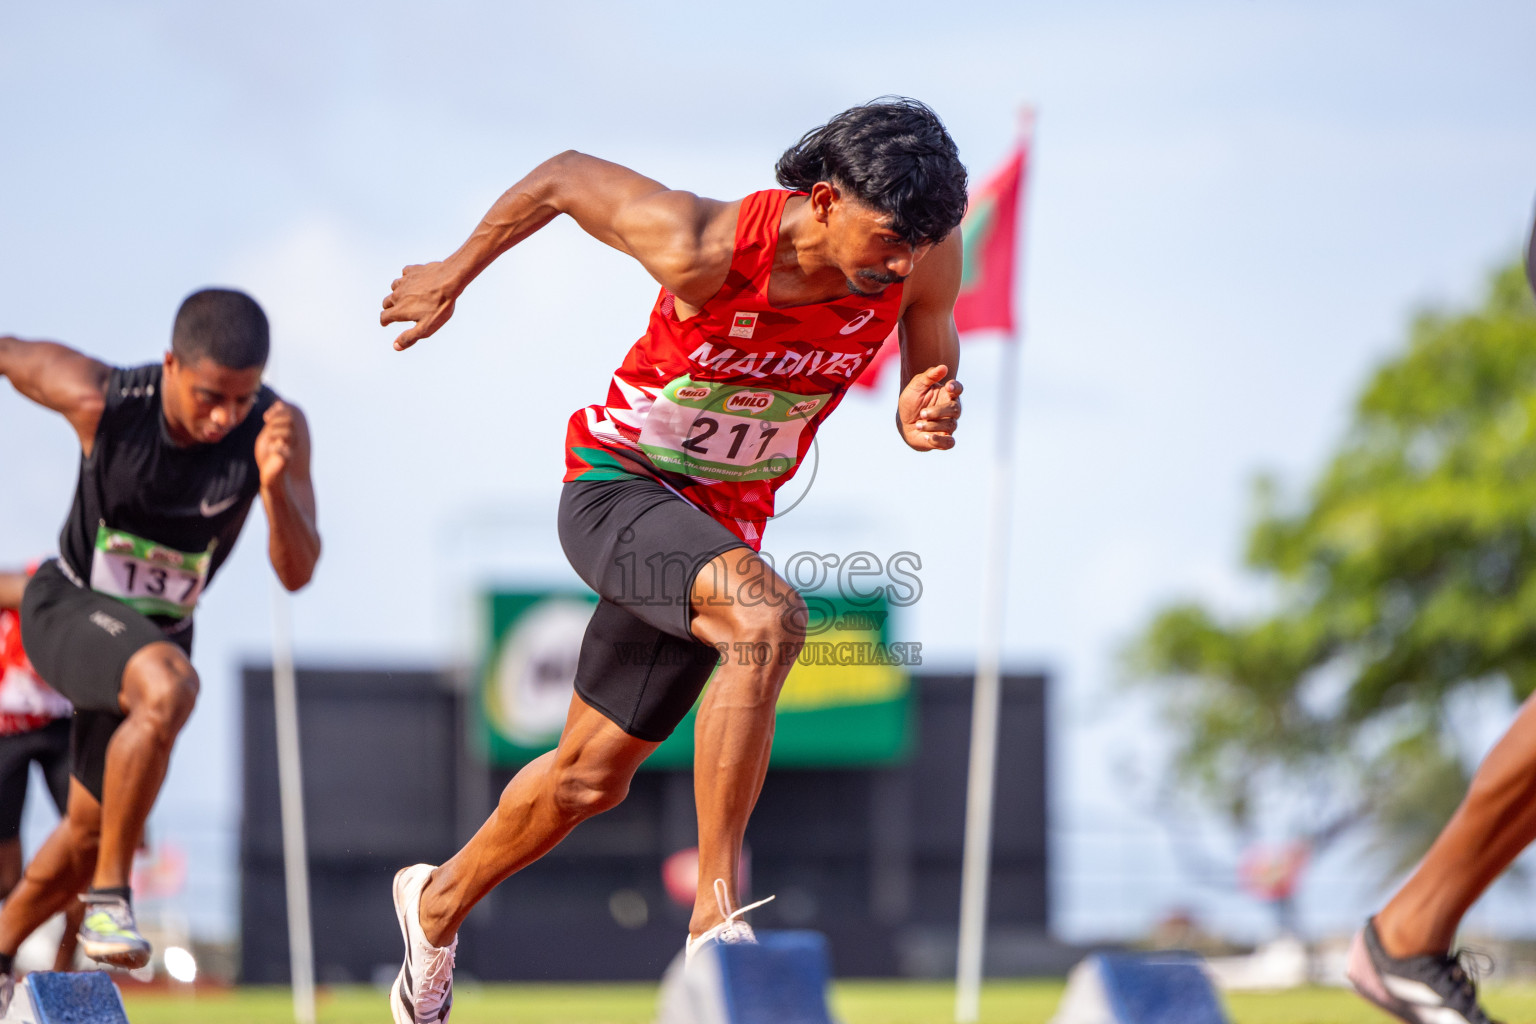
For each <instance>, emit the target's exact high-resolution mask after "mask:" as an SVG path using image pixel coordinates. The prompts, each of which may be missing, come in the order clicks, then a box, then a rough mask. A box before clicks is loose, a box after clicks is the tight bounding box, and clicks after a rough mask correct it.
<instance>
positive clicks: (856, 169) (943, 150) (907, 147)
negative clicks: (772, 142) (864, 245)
mask: <svg viewBox="0 0 1536 1024" xmlns="http://www.w3.org/2000/svg"><path fill="white" fill-rule="evenodd" d="M774 170H775V172H776V173H777V174H778V178H779V184H781V185H783V186H784V187H785V188H792V189H795V190H796V191H800V192H809V191H810V189H811V186H812V185H814V184H816V183H817V182H818V181H825V182H830V183H831V184H833V185H836V186H837V187H838V188H840V189H843V190H845V191H847V192H849V193H851V194H852V195H853V196H854V198H856V199H858V200H859V201H860V202H862V203H864V204H865V205H866V206H870V207H873V208H874V209H876V210H879V211H880V212H881V213H884V214H888V215H889V216H890V218H891V229H892V230H893V231H895V232H896V233H897V234H899V235H900V236H901V237H902V238H903V239H905V240H906V241H907V242H910V243H912V244H913V245H917V244H920V243H923V242H938V241H941V240H942V239H943V238H944V237H945V236H946V235H948V234H949V233H950V232H951V231H953V230H954V229H955V227H956V225H958V224H959V223H960V218H961V217H964V216H965V165H964V164H962V163H961V162H960V152H959V150H958V149H956V148H955V140H954V139H952V138H950V137H949V132H948V131H946V130H945V128H944V123H943V122H942V121H940V120H939V115H937V114H935V113H934V112H933V111H932V110H931V109H930V108H929V107H928V105H927V104H924V103H919V102H918V101H917V100H914V99H908V98H907V97H905V96H881V97H880V98H879V99H875V100H871V101H870V102H868V103H866V104H864V105H863V106H861V107H854V108H852V109H851V110H845V111H843V112H842V113H841V114H838V115H837V116H836V117H834V118H833V119H832V120H830V121H828V122H827V123H826V124H824V125H822V126H821V127H820V128H817V129H815V130H813V131H810V132H807V133H806V134H805V136H804V137H803V138H801V140H800V141H799V142H797V143H795V144H794V145H793V146H791V147H789V149H787V150H785V151H784V155H783V156H781V157H779V162H778V165H777V166H776V167H775V168H774Z"/></svg>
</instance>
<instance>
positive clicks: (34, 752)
mask: <svg viewBox="0 0 1536 1024" xmlns="http://www.w3.org/2000/svg"><path fill="white" fill-rule="evenodd" d="M69 732H70V726H69V719H67V718H58V719H54V720H53V721H52V722H49V723H48V724H47V725H44V726H42V727H40V728H37V729H32V730H30V731H28V732H18V733H12V734H11V735H9V736H0V842H7V841H9V840H12V839H15V838H16V837H17V836H19V835H21V807H22V804H23V803H25V802H26V799H27V774H28V773H27V767H28V766H29V765H31V763H32V762H33V761H36V762H37V766H38V767H39V768H41V769H42V770H43V780H44V781H45V782H47V783H48V794H49V795H50V796H52V797H53V805H54V806H55V807H57V808H58V809H59V814H61V815H62V814H63V813H64V805H65V804H66V803H68V801H69Z"/></svg>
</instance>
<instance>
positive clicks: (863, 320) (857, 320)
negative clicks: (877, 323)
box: [837, 309, 875, 334]
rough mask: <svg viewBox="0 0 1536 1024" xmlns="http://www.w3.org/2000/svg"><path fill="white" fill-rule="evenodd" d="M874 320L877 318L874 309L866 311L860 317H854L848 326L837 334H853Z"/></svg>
mask: <svg viewBox="0 0 1536 1024" xmlns="http://www.w3.org/2000/svg"><path fill="white" fill-rule="evenodd" d="M874 318H875V311H874V310H872V309H866V310H865V311H864V312H862V313H860V314H859V315H858V316H856V317H854V318H853V319H852V320H849V321H848V323H847V325H846V326H844V327H843V329H842V330H840V331H838V332H837V333H838V334H852V333H853V332H854V331H856V330H858V329H859V328H860V327H863V326H864V325H865V324H867V323H869V322H870V321H871V320H873V319H874Z"/></svg>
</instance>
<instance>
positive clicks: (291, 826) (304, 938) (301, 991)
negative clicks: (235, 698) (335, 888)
mask: <svg viewBox="0 0 1536 1024" xmlns="http://www.w3.org/2000/svg"><path fill="white" fill-rule="evenodd" d="M272 707H273V710H274V712H275V714H276V718H277V786H278V797H279V800H280V803H281V810H282V822H283V882H284V887H285V888H286V890H287V895H288V968H289V973H290V975H291V977H292V981H293V1019H294V1020H295V1021H296V1022H297V1024H315V953H314V946H313V940H312V932H311V929H310V921H309V860H308V848H309V847H308V843H307V842H306V841H305V837H304V772H303V768H302V765H301V763H300V760H299V695H298V683H297V678H296V676H295V673H294V668H293V642H292V624H291V622H290V618H289V597H288V592H287V591H286V590H284V589H283V585H282V583H281V582H279V581H277V580H273V583H272Z"/></svg>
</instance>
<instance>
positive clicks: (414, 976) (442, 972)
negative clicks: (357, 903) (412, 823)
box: [389, 864, 459, 1024]
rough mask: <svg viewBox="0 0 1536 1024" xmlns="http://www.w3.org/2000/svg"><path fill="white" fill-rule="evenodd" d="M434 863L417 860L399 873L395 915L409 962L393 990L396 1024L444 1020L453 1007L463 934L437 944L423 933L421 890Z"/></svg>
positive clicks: (391, 1003) (391, 1000) (429, 1023)
mask: <svg viewBox="0 0 1536 1024" xmlns="http://www.w3.org/2000/svg"><path fill="white" fill-rule="evenodd" d="M436 869H437V868H436V865H434V864H413V865H411V866H410V867H408V868H401V869H400V870H399V871H398V872H396V874H395V888H394V893H395V916H396V917H397V918H399V919H400V934H401V936H402V937H403V938H404V939H405V964H404V965H403V966H401V968H400V974H399V975H398V976H397V977H396V978H395V983H394V985H393V986H392V987H391V988H390V990H389V1010H390V1013H392V1014H393V1015H394V1018H395V1024H443V1022H444V1021H446V1020H447V1019H448V1011H449V1010H450V1009H452V1007H453V954H454V950H456V949H458V948H459V937H458V936H457V935H455V936H454V937H453V941H452V942H450V943H448V945H446V946H434V945H432V944H431V943H430V942H428V941H427V939H426V936H424V935H422V933H421V890H422V889H423V888H425V887H426V884H427V881H428V880H429V879H431V877H432V872H433V871H435V870H436Z"/></svg>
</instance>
